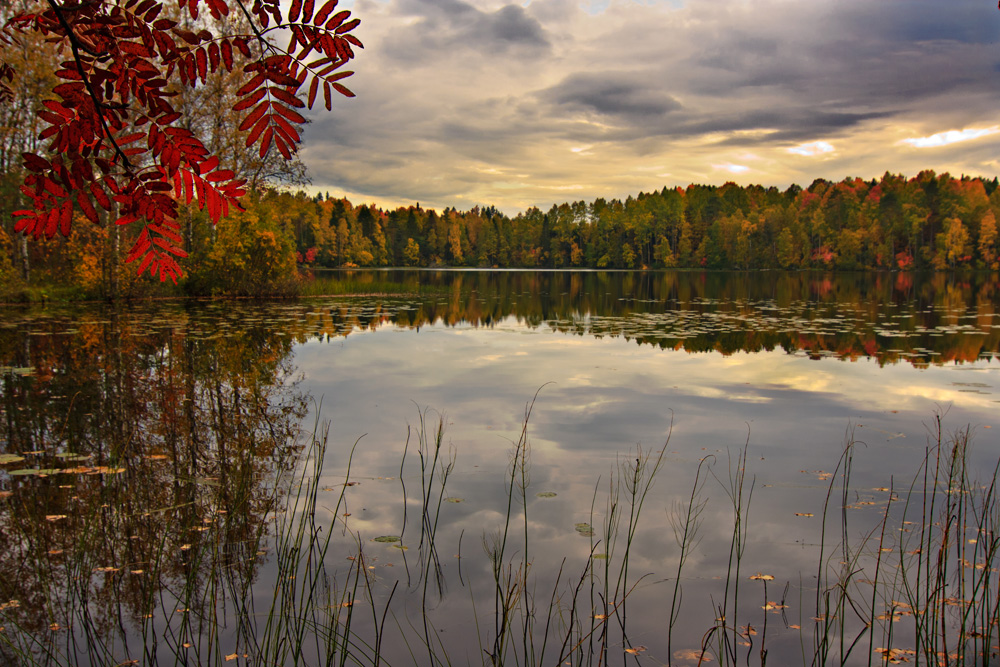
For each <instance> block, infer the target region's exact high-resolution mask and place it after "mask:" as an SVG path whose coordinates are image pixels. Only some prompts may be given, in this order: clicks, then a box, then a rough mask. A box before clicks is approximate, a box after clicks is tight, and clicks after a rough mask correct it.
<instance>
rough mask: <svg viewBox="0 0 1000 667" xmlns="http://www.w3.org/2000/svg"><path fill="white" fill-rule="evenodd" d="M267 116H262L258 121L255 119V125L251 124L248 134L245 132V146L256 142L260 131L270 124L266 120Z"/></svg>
mask: <svg viewBox="0 0 1000 667" xmlns="http://www.w3.org/2000/svg"><path fill="white" fill-rule="evenodd" d="M269 118H270V116H264V117H262V118H261V119H260V120H259V121H257V124H256V125H254V126H253V129H251V130H250V132H249V134H247V146H253V145H254V144H255V143H256V142H257V139H258V138H260V135H261V133H262V132H263V131H264V129H265V128H267V126H268V125H269V124H270V123H269V122H268V120H269ZM265 152H266V151H265Z"/></svg>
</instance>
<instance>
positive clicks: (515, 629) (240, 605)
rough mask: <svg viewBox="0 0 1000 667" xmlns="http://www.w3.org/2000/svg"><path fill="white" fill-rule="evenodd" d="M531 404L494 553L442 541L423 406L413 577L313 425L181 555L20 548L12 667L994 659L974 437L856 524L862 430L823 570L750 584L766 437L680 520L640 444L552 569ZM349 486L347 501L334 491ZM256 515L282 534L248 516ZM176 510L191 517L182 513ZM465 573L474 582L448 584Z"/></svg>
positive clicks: (87, 525) (108, 526) (892, 486)
mask: <svg viewBox="0 0 1000 667" xmlns="http://www.w3.org/2000/svg"><path fill="white" fill-rule="evenodd" d="M536 398H537V395H536ZM534 409H535V400H534V399H533V400H532V401H531V402H529V403H528V404H527V405H526V406H525V412H524V415H523V419H522V422H521V429H520V432H519V434H518V435H517V437H516V439H514V440H513V441H512V442H510V447H509V448H508V450H507V455H508V462H507V466H506V472H505V475H504V477H503V485H504V495H503V497H504V500H505V505H504V507H502V508H500V509H498V510H497V512H496V516H498V517H499V520H498V521H497V522H496V523H495V524H492V525H487V526H485V527H484V528H483V529H482V535H481V537H482V546H483V549H482V552H481V553H480V554H479V555H480V556H481V557H482V558H483V560H479V561H477V560H476V558H475V557H476V554H471V555H470V554H469V553H468V550H466V551H465V552H463V547H462V538H463V536H464V532H463V533H461V534H460V535H459V537H458V540H457V545H456V544H452V543H451V542H450V541H447V542H446V540H450V539H451V538H443V537H442V534H448V535H453V533H444V532H443V530H442V529H443V527H444V526H445V525H446V524H447V521H448V520H447V513H446V512H445V511H444V510H443V508H444V507H446V505H445V502H446V501H448V500H455V499H449V497H448V495H447V493H448V491H447V489H448V484H449V483H450V482H451V480H452V478H453V475H454V472H455V469H456V457H457V453H456V451H455V450H454V448H453V447H452V446H451V445H450V443H449V442H448V440H447V434H446V423H447V420H446V419H445V418H444V417H443V416H440V415H436V414H435V413H432V412H430V411H427V410H419V411H418V417H419V418H418V422H417V424H416V426H415V427H414V428H413V429H408V434H407V438H406V442H405V444H404V446H403V454H402V457H401V460H400V468H399V476H398V484H399V488H400V490H401V491H402V494H403V502H402V514H401V525H399V530H398V534H396V535H390V536H384V539H383V538H379V539H378V540H377V541H385V542H393V543H394V545H395V546H398V547H399V549H400V551H399V554H398V555H399V556H400V557H401V558H402V559H403V567H399V568H396V570H395V571H387V570H386V569H385V567H384V565H383V564H382V563H381V562H379V556H378V555H377V554H376V555H373V554H372V553H369V552H370V551H371V550H372V547H371V546H369V542H370V541H372V540H371V536H369V535H367V534H366V533H365V532H364V529H363V526H364V524H363V523H360V524H352V522H351V521H350V520H349V519H348V518H347V517H349V516H350V515H351V513H352V509H355V510H356V508H349V507H348V503H347V493H346V489H347V488H349V487H350V486H352V485H353V484H356V482H353V481H351V470H352V466H353V460H354V453H355V451H356V448H357V447H358V445H359V443H358V442H355V443H354V444H353V446H351V447H345V451H344V454H343V459H344V461H343V463H342V465H341V466H340V469H341V470H342V474H343V478H342V479H341V480H340V481H339V482H338V483H337V484H336V485H334V486H324V484H323V481H322V480H323V479H324V478H326V479H329V475H328V474H326V473H324V470H325V464H326V463H327V458H328V456H329V452H328V443H329V428H328V426H327V425H324V424H321V423H319V422H317V423H316V425H315V426H314V428H313V429H312V431H311V432H310V433H308V434H306V435H305V436H304V437H303V441H302V442H301V443H299V445H297V446H295V447H289V448H288V450H287V452H286V454H285V455H283V457H282V459H281V460H280V461H278V462H277V463H276V465H275V468H274V470H275V473H274V474H275V477H274V479H273V480H272V481H271V482H270V486H269V487H268V488H269V489H270V494H269V495H268V500H267V502H266V503H264V506H263V507H261V506H260V500H259V498H258V496H259V493H258V496H254V495H253V493H252V492H251V487H252V486H253V485H252V483H251V480H249V479H248V480H245V482H244V483H238V484H234V485H232V486H231V487H229V488H228V489H227V498H228V500H227V501H226V502H227V503H228V504H227V505H226V506H225V507H222V506H221V505H220V507H219V509H220V510H221V511H218V512H217V513H216V517H215V518H216V520H214V521H213V522H203V524H204V531H203V532H199V533H198V535H201V536H202V537H200V538H198V539H192V538H185V539H190V542H187V543H185V544H178V541H177V540H176V539H175V538H174V537H173V536H171V535H170V534H168V533H167V532H162V531H161V532H159V533H156V532H155V531H153V529H152V528H150V529H149V531H150V532H151V534H152V535H155V536H156V538H155V539H143V540H135V542H136V543H137V544H138V543H140V542H141V543H142V544H143V545H147V546H146V547H145V550H140V549H139V548H138V547H137V546H131V545H125V548H124V549H122V550H120V553H119V557H118V560H117V561H115V562H114V563H111V564H110V565H108V563H107V562H106V559H107V558H108V556H107V552H102V551H101V550H100V549H99V548H96V547H95V548H94V549H83V548H80V549H76V550H74V551H73V553H72V555H71V556H69V557H67V558H66V559H65V560H64V561H62V562H61V564H60V565H58V566H53V565H52V564H51V562H42V560H41V559H38V558H34V557H32V553H34V552H32V550H31V549H30V548H28V547H24V549H25V551H24V553H25V559H24V561H25V570H24V572H26V573H27V574H26V576H31V577H34V578H35V579H36V580H37V581H36V582H35V585H34V587H33V588H32V590H33V591H34V594H35V595H37V596H38V599H39V600H42V601H43V603H42V604H41V605H40V606H39V605H37V604H36V605H35V608H36V609H37V608H42V609H45V610H46V613H47V614H48V616H47V617H46V618H45V619H44V622H43V623H41V624H39V622H38V619H37V618H29V617H27V615H26V614H24V613H23V611H24V608H23V607H26V606H27V604H25V605H23V606H22V605H21V604H20V602H19V601H17V600H10V601H3V604H0V625H2V626H3V627H2V629H0V660H2V661H6V662H7V663H9V664H25V665H119V664H151V665H152V664H199V665H224V664H239V665H244V664H246V665H318V664H323V665H346V664H357V665H379V664H382V663H386V664H389V663H390V662H392V663H394V664H400V663H405V664H421V665H450V664H484V665H517V666H519V667H520V666H522V665H523V666H525V667H528V666H535V665H566V664H569V665H573V666H583V665H595V666H603V665H612V664H625V663H627V662H636V663H637V664H641V663H643V662H644V661H647V660H648V661H650V662H656V663H657V664H668V665H678V666H685V667H686V666H688V665H695V664H708V663H709V662H711V663H716V664H722V665H731V666H733V667H735V666H736V665H747V666H750V665H761V666H762V667H763V666H764V665H766V664H768V663H769V662H771V663H773V664H780V665H787V664H802V665H810V666H812V665H873V664H900V663H907V662H909V663H913V664H922V665H949V666H950V665H987V664H995V663H996V662H997V651H998V648H997V645H998V644H1000V582H998V569H1000V503H998V498H997V495H998V494H997V491H998V490H997V479H998V473H1000V464H997V465H995V466H994V467H993V468H992V469H989V470H977V469H973V467H972V466H971V464H970V461H971V460H972V459H971V456H970V447H971V444H972V440H973V432H972V430H971V429H969V428H965V429H962V430H959V431H956V432H954V433H950V434H949V433H947V432H946V430H945V428H944V426H943V423H942V420H941V418H940V417H936V418H935V420H934V421H933V423H932V424H931V426H930V428H929V437H928V441H927V445H926V447H925V448H924V450H923V452H922V463H921V466H920V468H919V472H918V473H917V474H916V475H915V476H913V477H912V478H909V479H907V480H906V482H905V483H900V482H898V481H897V480H895V479H890V480H888V481H887V486H886V487H884V489H883V490H882V491H881V492H882V493H884V497H885V502H884V504H882V505H875V506H873V507H872V508H865V511H864V512H856V511H855V510H856V509H857V505H858V491H857V489H856V488H855V486H854V485H853V482H852V478H853V477H854V475H855V474H856V473H855V466H856V457H857V456H858V455H859V451H860V450H859V448H860V446H861V444H862V443H860V442H859V441H858V440H857V439H856V438H855V436H854V433H853V431H852V430H849V431H848V433H847V435H846V437H845V440H844V445H843V447H842V449H841V454H840V458H839V461H838V463H837V466H836V469H835V470H834V471H833V473H832V474H830V475H829V476H828V478H827V479H828V482H827V484H826V485H825V489H824V498H823V502H822V506H823V511H822V515H821V517H818V520H817V521H816V522H815V524H814V525H815V526H816V530H817V532H816V534H815V536H814V537H815V540H813V541H811V547H810V548H811V549H813V552H814V553H815V560H814V563H815V569H814V570H813V571H811V572H803V573H802V574H801V576H800V578H799V579H798V580H794V579H791V578H789V579H788V580H786V581H782V580H781V579H780V578H778V579H776V578H775V577H774V576H772V575H770V574H763V573H762V572H760V571H757V572H756V573H755V574H754V573H753V571H754V570H758V568H760V569H767V568H768V567H770V566H771V565H772V564H771V563H768V564H763V565H762V564H761V563H760V562H755V561H753V560H752V559H753V558H754V557H753V556H751V555H750V554H751V550H750V549H749V548H748V545H750V543H752V541H753V534H754V525H755V524H754V520H755V515H754V514H753V512H752V509H753V506H754V503H753V501H754V492H755V490H756V489H757V482H756V478H755V476H754V471H753V470H752V469H751V466H750V464H749V461H750V460H751V458H752V457H750V456H749V452H750V450H751V440H750V437H749V436H748V438H747V440H746V442H745V443H744V445H743V447H742V448H740V449H739V450H736V451H735V452H733V453H731V454H729V455H728V456H727V457H725V458H722V459H717V458H716V457H714V456H707V457H705V458H704V459H702V460H700V461H699V462H698V463H697V464H696V465H695V466H693V469H692V477H693V479H692V480H691V482H690V486H689V487H688V490H687V491H686V492H684V493H682V494H677V495H680V496H681V499H680V500H678V501H676V502H675V503H674V504H673V505H672V506H669V507H663V508H657V507H656V505H655V503H656V499H657V498H658V496H657V495H656V494H655V493H654V487H656V482H657V478H658V476H659V475H660V473H661V472H662V470H663V468H664V466H665V463H666V459H665V452H666V451H667V445H668V444H669V442H670V431H668V433H667V436H666V439H665V440H664V442H663V445H662V446H660V447H657V448H655V449H648V448H644V447H641V446H638V445H637V446H636V447H635V448H634V450H632V452H630V453H629V454H628V455H622V456H621V457H620V458H619V460H618V463H617V464H616V465H615V466H614V467H613V468H612V470H611V471H610V474H609V475H607V477H606V478H604V479H603V480H598V481H597V482H596V483H595V484H594V487H593V492H592V494H591V501H590V507H589V511H588V512H587V516H586V518H587V521H586V522H583V521H581V522H579V523H578V524H577V527H576V531H577V533H578V534H579V535H580V536H583V537H586V538H587V545H588V546H587V549H586V556H585V557H584V558H580V557H579V555H578V554H577V555H576V556H574V555H572V554H571V555H567V556H564V557H560V556H558V555H554V554H552V553H551V550H550V549H548V548H547V545H546V544H545V542H544V539H545V536H544V534H540V533H539V528H538V525H539V523H538V517H537V516H536V514H535V513H536V512H538V511H539V510H538V509H536V508H537V507H539V506H538V505H537V504H536V503H535V502H534V500H533V499H534V498H535V496H536V493H535V490H536V486H535V485H533V482H532V466H533V464H532V438H531V428H530V425H531V415H532V412H533V410H534ZM671 431H672V424H671ZM411 441H412V442H415V443H416V444H415V450H416V451H415V453H411ZM417 480H419V484H414V482H415V481H417ZM408 481H409V482H410V486H409V487H408V486H407V482H408ZM417 486H418V487H419V491H414V489H415V487H417ZM408 488H409V492H408ZM331 489H334V490H335V492H334V493H333V495H332V496H331V495H324V494H328V493H329V492H331ZM720 490H721V494H720V493H719V491H720ZM418 493H419V495H417V494H418ZM251 498H257V499H256V500H251ZM717 498H721V499H722V500H723V502H722V509H721V510H718V512H716V514H715V515H714V516H715V517H724V519H721V520H722V521H723V522H724V531H723V532H726V531H728V538H724V539H723V540H722V542H718V538H717V537H716V538H713V539H716V542H718V543H720V544H722V545H723V546H722V547H719V548H718V550H719V553H721V554H722V557H723V560H724V563H725V564H724V569H723V571H722V572H721V573H720V576H719V579H718V581H717V583H715V584H713V585H714V588H712V589H711V592H710V593H709V594H708V595H707V596H706V595H704V591H705V590H706V588H705V584H704V582H702V581H697V580H698V579H699V577H703V576H704V573H702V572H698V571H697V567H698V566H696V565H692V558H693V557H695V556H700V555H701V554H702V552H703V550H702V549H701V544H702V538H703V537H704V536H705V534H704V533H705V528H706V520H707V519H706V518H707V516H708V515H707V512H708V511H709V510H710V506H712V504H713V503H714V502H715V501H716V500H717ZM251 502H253V503H256V504H257V506H258V507H257V510H258V511H261V509H263V511H264V513H265V514H266V516H267V520H266V521H260V522H254V521H248V520H247V518H246V517H247V516H249V514H247V513H246V512H243V513H241V509H240V508H245V507H246V506H247V504H248V503H251ZM126 509H127V508H126ZM656 509H663V510H666V511H667V513H668V515H669V518H670V525H671V526H672V528H673V533H674V534H673V538H674V539H673V543H672V544H673V546H672V547H670V552H669V553H668V554H665V555H664V560H668V559H669V571H665V572H655V571H646V570H643V569H642V568H641V567H640V565H639V563H640V562H642V563H648V562H649V559H644V558H643V557H642V555H641V554H638V553H637V549H638V547H639V545H640V543H641V542H642V540H641V539H640V534H641V533H642V531H643V523H642V519H643V517H644V516H647V515H648V513H649V512H650V511H655V510H656ZM712 509H713V510H714V509H715V508H712ZM163 511H164V512H165V513H166V514H169V516H170V517H173V518H175V519H176V520H178V521H179V520H180V517H181V516H182V515H183V513H184V511H185V509H184V508H182V507H171V508H164V510H163ZM414 512H415V514H416V518H415V519H416V520H415V521H411V520H410V518H409V517H410V516H411V513H414ZM817 512H818V510H817ZM144 514H145V515H144ZM149 514H150V513H149V512H145V513H143V512H138V511H137V512H135V513H132V514H130V513H129V512H128V511H110V509H109V508H108V507H107V506H103V507H102V506H96V507H95V508H94V509H93V510H92V511H91V512H90V513H89V514H86V515H82V516H79V517H74V518H73V519H72V520H73V521H76V522H78V536H79V537H78V541H79V542H80V543H81V544H95V545H98V544H100V543H102V541H107V539H108V535H111V534H115V535H120V534H134V533H136V532H137V531H141V530H143V528H142V526H143V525H145V524H144V522H149V521H151V520H152V518H151V516H147V515H149ZM581 518H583V517H581ZM717 521H718V519H717ZM8 524H9V527H17V529H18V530H20V531H21V532H20V533H18V536H19V537H18V540H19V544H32V543H38V542H39V541H40V540H42V539H43V538H42V536H41V534H40V529H39V527H38V526H32V525H31V524H30V523H28V522H21V523H18V522H16V521H10V522H8ZM124 524H129V527H128V530H125V528H123V525H124ZM858 524H860V525H858ZM157 525H160V524H157ZM719 527H720V526H719V525H715V526H713V529H716V530H717V529H718V528H719ZM7 528H8V526H5V529H7ZM199 530H200V529H199ZM189 532H190V531H189ZM376 546H379V545H376ZM382 546H385V545H382ZM414 546H415V549H414V551H415V553H414V552H413V551H411V552H410V553H409V555H407V551H406V550H407V549H408V548H409V547H414ZM380 548H381V547H380ZM454 551H457V554H455V560H454V561H451V560H450V556H451V554H452V553H454ZM473 551H476V550H473ZM94 554H104V555H102V556H95V555H94ZM345 554H347V556H346V558H345ZM412 561H415V565H413V564H412ZM453 562H454V563H457V567H458V570H457V574H458V589H454V588H453V589H452V590H449V585H451V586H453V587H454V583H455V582H454V576H453V575H450V574H449V573H450V572H453V571H454V565H452V563H453ZM465 563H467V564H465ZM377 566H378V567H377ZM463 567H464V568H466V569H465V570H464V573H463ZM387 572H391V574H386V573H387ZM470 572H471V574H470ZM473 578H475V579H473ZM695 583H697V584H698V585H697V586H695V585H694V584H695ZM691 590H697V591H698V594H697V595H692V594H691V592H690V591H691ZM463 596H465V597H467V602H466V603H464V604H466V605H467V606H466V607H464V608H465V609H466V611H465V612H464V614H465V621H467V623H468V626H469V627H471V628H472V630H471V631H470V632H464V631H463V632H460V633H457V634H458V635H460V636H454V635H452V634H449V632H448V630H449V628H448V627H447V621H448V619H454V618H456V616H455V613H454V611H453V609H454V607H456V606H458V605H460V604H462V603H463ZM706 597H707V599H706ZM639 599H641V603H640V602H639V601H638V600H639ZM651 599H652V600H655V601H656V602H655V603H651V602H650V600H651ZM793 606H794V607H795V610H794V612H793V611H792V610H791V608H792V607H793ZM444 608H448V609H449V610H450V611H449V612H448V614H451V615H450V616H449V615H448V614H445V613H443V612H442V611H441V610H442V609H444ZM706 610H708V611H709V612H710V613H711V615H712V619H714V620H710V621H709V622H707V623H705V624H704V625H702V626H701V627H700V628H698V633H699V636H698V637H694V636H693V635H692V634H691V627H693V626H692V619H693V618H696V617H699V614H701V613H703V612H704V611H706ZM441 618H444V619H445V622H444V623H441V622H440V619H441ZM651 618H655V619H656V620H655V623H654V625H655V624H656V623H658V625H655V627H656V628H657V632H656V635H655V636H652V635H650V634H649V632H648V628H649V627H650V625H651V620H650V619H651ZM637 620H638V621H639V624H638V627H637V625H636V621H637ZM48 623H51V624H52V627H48V628H46V625H47V624H48ZM56 626H58V627H56ZM640 628H646V629H647V630H640ZM643 633H645V634H643ZM793 636H794V637H795V638H796V639H795V641H794V642H791V641H789V637H793ZM131 661H137V662H135V663H131Z"/></svg>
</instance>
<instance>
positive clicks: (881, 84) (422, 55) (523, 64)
mask: <svg viewBox="0 0 1000 667" xmlns="http://www.w3.org/2000/svg"><path fill="white" fill-rule="evenodd" d="M348 6H349V7H350V8H351V9H352V10H353V12H354V15H355V16H356V17H358V18H360V19H361V25H360V26H359V27H358V28H357V29H356V30H355V31H354V34H355V35H357V36H358V37H359V38H360V39H361V40H362V41H363V42H364V44H365V49H364V50H359V51H358V55H357V58H356V60H355V62H354V63H353V69H354V71H355V74H354V75H353V76H352V77H350V78H349V79H347V80H346V81H345V82H344V83H346V84H348V86H349V87H350V88H351V89H352V90H353V91H354V92H355V93H356V94H357V97H355V98H353V99H347V98H340V99H338V100H335V105H334V108H333V111H332V112H327V111H326V110H325V109H324V108H322V105H321V104H319V105H317V106H318V107H320V108H319V110H318V111H314V112H313V113H312V114H311V121H312V122H311V123H310V124H309V125H308V126H307V128H306V133H305V137H304V144H303V147H302V151H301V157H302V160H303V162H304V163H305V164H306V166H307V168H308V171H309V175H310V177H311V179H312V187H311V189H312V190H313V191H318V192H329V193H330V195H331V196H347V197H348V198H349V199H350V200H351V201H352V202H354V203H355V204H361V203H375V204H378V205H380V206H382V207H386V208H394V207H396V206H408V205H411V204H414V203H417V202H419V203H420V204H421V206H424V207H425V208H437V209H442V208H444V207H447V206H451V207H455V208H458V209H462V210H465V209H469V208H471V207H473V206H475V205H477V204H478V205H494V206H497V207H498V208H500V209H501V210H503V211H505V212H507V213H508V214H516V213H517V212H519V211H523V210H525V209H527V208H528V207H531V206H538V207H540V208H542V209H548V208H550V207H551V206H552V205H553V204H559V203H562V202H572V201H580V200H583V201H588V202H589V201H593V200H594V199H595V198H598V197H604V198H612V197H617V198H625V197H627V196H628V195H635V194H637V193H639V192H642V191H645V192H649V191H651V190H654V189H660V188H663V187H664V186H667V187H674V186H682V187H683V186H686V185H688V184H690V183H703V184H712V185H722V184H723V183H725V182H727V181H733V182H736V183H738V184H741V185H748V184H762V185H765V186H772V185H773V186H777V187H779V188H782V189H784V188H786V187H787V186H789V185H790V184H792V183H798V184H800V185H803V186H807V185H808V184H809V183H811V182H812V181H813V180H814V179H816V178H826V179H830V180H841V179H843V178H845V177H854V176H859V177H862V178H865V179H869V178H874V177H879V176H881V175H882V174H883V173H885V172H886V171H889V172H892V173H901V174H904V175H906V176H915V175H916V174H917V173H918V172H919V171H921V170H923V169H933V170H935V171H936V172H938V173H943V172H949V173H952V174H954V175H959V174H969V175H974V176H979V175H982V176H987V177H990V178H992V177H993V176H995V175H997V174H1000V44H998V36H1000V11H998V9H997V6H996V5H995V3H993V2H990V1H988V0H645V1H644V2H636V1H634V0H529V1H528V2H524V3H522V2H515V3H512V4H509V3H506V2H505V1H504V0H354V2H353V4H351V5H348Z"/></svg>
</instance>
